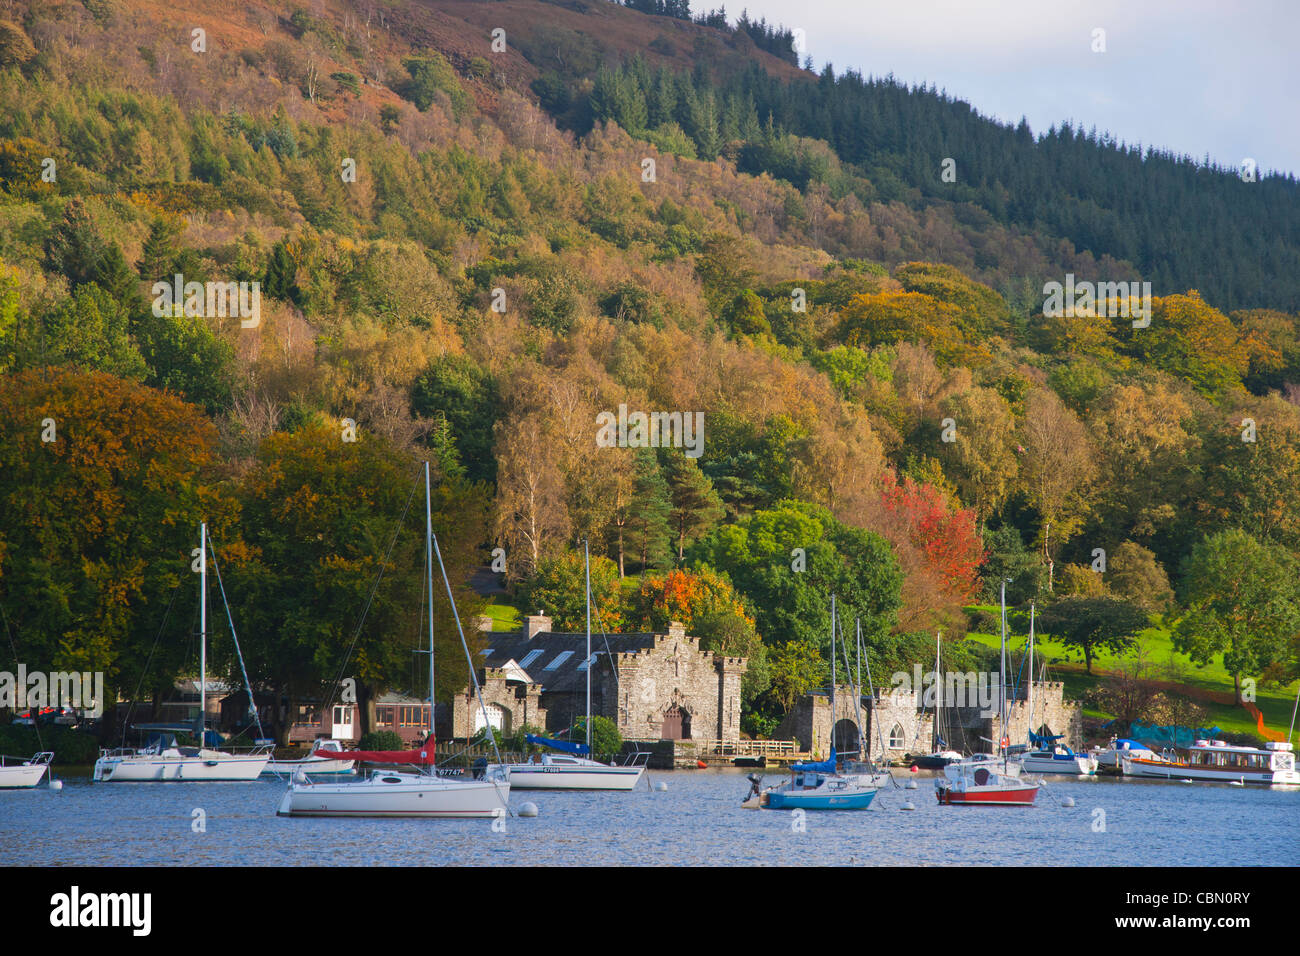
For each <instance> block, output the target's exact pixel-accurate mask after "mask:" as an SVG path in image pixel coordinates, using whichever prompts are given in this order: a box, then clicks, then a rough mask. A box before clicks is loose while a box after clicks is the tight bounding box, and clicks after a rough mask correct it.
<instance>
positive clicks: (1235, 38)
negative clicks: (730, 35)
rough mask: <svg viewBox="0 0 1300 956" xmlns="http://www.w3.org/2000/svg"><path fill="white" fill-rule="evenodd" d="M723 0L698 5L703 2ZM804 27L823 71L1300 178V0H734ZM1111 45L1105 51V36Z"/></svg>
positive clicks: (1040, 127)
mask: <svg viewBox="0 0 1300 956" xmlns="http://www.w3.org/2000/svg"><path fill="white" fill-rule="evenodd" d="M721 5H722V0H691V7H692V10H693V11H694V12H696V13H699V12H700V11H701V10H703V9H706V8H707V9H713V8H715V7H718V6H721ZM726 8H727V15H728V18H729V19H731V20H734V19H735V17H736V16H737V15H738V14H739V13H740V11H741V10H742V9H747V10H748V11H749V15H750V17H751V19H759V18H760V17H762V18H766V19H767V20H768V22H769V23H771V22H773V21H775V22H778V23H781V24H783V25H784V26H787V27H790V28H791V29H795V28H802V29H803V30H804V33H805V37H806V45H807V46H806V51H807V55H809V56H811V57H812V58H813V60H814V62H815V65H816V67H817V69H821V67H822V66H823V65H824V64H825V63H827V62H830V63H831V64H833V66H834V69H835V73H836V75H839V74H840V73H842V72H843V71H844V70H846V69H850V68H852V69H857V70H859V71H860V72H861V73H863V74H864V75H867V76H885V75H887V74H890V73H892V74H894V76H895V77H897V78H898V79H900V80H903V81H905V82H906V83H908V84H909V85H912V84H917V83H925V84H926V85H927V86H928V85H930V84H931V83H933V84H934V85H935V86H937V87H938V88H939V89H943V90H947V92H948V94H949V95H950V96H953V97H956V98H957V99H962V100H965V101H967V102H968V103H970V104H971V105H972V106H973V107H974V108H975V109H976V110H978V111H979V112H980V113H982V114H983V115H985V116H992V117H994V118H997V119H999V120H1003V121H1010V122H1013V123H1015V122H1019V120H1020V118H1021V117H1022V116H1024V117H1025V118H1026V119H1027V120H1028V121H1029V125H1030V127H1031V128H1032V129H1033V131H1034V133H1035V135H1036V134H1038V133H1039V132H1041V131H1044V130H1046V129H1047V128H1048V127H1050V126H1052V125H1053V124H1058V125H1059V124H1060V123H1061V122H1062V121H1063V120H1071V121H1073V122H1075V123H1076V125H1081V126H1082V127H1083V128H1084V129H1090V128H1092V127H1093V126H1095V127H1096V128H1097V130H1098V132H1099V133H1100V132H1105V131H1109V132H1111V133H1112V134H1114V135H1115V137H1116V138H1118V139H1120V140H1123V141H1125V142H1127V143H1139V142H1140V143H1142V145H1143V146H1144V147H1145V146H1148V145H1152V146H1157V147H1165V148H1168V149H1171V150H1173V151H1174V152H1176V153H1179V154H1188V155H1190V156H1192V157H1194V158H1195V159H1198V160H1200V159H1204V157H1205V156H1206V154H1209V156H1210V158H1211V159H1212V160H1213V161H1215V162H1217V163H1219V164H1221V165H1224V166H1231V167H1234V168H1238V167H1240V166H1241V164H1242V162H1243V160H1245V159H1247V158H1249V159H1253V160H1254V161H1255V163H1256V165H1257V167H1258V168H1259V169H1260V170H1261V171H1263V170H1269V169H1278V170H1283V171H1287V172H1292V173H1297V174H1300V53H1297V52H1296V41H1297V38H1298V37H1300V0H1220V2H1211V0H1073V2H1072V0H798V2H794V0H730V2H728V3H726ZM1096 29H1101V30H1104V31H1105V35H1104V41H1105V52H1093V49H1092V48H1093V46H1094V43H1095V41H1094V30H1096Z"/></svg>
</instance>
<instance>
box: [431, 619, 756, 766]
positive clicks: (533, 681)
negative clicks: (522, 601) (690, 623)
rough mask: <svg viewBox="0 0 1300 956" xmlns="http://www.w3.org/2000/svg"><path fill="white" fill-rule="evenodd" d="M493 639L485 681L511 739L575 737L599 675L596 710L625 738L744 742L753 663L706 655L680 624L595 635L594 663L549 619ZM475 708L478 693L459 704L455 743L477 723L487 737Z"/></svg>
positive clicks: (580, 637) (494, 713)
mask: <svg viewBox="0 0 1300 956" xmlns="http://www.w3.org/2000/svg"><path fill="white" fill-rule="evenodd" d="M489 640H490V642H491V643H490V644H489V646H488V648H487V649H486V650H485V651H484V652H483V654H484V658H485V660H484V662H483V669H482V670H481V671H480V677H479V680H480V683H481V685H482V687H483V697H484V700H485V701H486V702H487V703H488V704H489V711H490V714H489V717H490V719H492V721H493V724H494V726H495V725H496V721H497V719H499V720H500V721H501V724H500V729H501V730H503V731H505V732H507V733H509V732H511V731H512V730H514V729H516V728H518V727H519V726H521V725H523V724H524V723H528V724H532V725H534V726H541V727H544V728H545V729H546V730H547V731H548V732H550V733H560V732H561V731H564V730H567V729H568V728H569V727H570V726H572V723H573V721H574V720H575V719H576V718H579V717H581V716H582V715H583V714H585V713H586V707H587V705H586V694H587V677H588V669H590V677H591V711H592V713H593V714H597V715H599V716H602V717H607V718H609V719H610V720H612V721H614V722H615V723H616V724H617V725H618V729H619V732H620V733H621V734H622V735H623V737H624V739H627V740H699V739H712V740H726V741H735V740H739V739H740V678H741V676H742V675H743V674H744V673H745V667H746V662H745V659H744V658H741V657H724V656H721V655H718V654H715V653H714V652H712V651H702V650H700V640H699V638H697V637H692V636H690V635H688V634H687V633H686V629H685V628H684V627H683V625H681V624H679V623H677V622H672V623H670V624H669V625H668V631H667V633H665V634H606V635H601V634H593V635H592V638H591V651H592V653H591V656H590V658H588V657H587V653H586V650H587V639H586V635H585V634H580V633H579V634H574V633H563V632H558V631H552V630H551V619H550V618H549V617H546V616H545V615H541V614H534V615H529V616H528V617H527V618H525V620H524V626H523V628H522V629H521V630H520V631H519V632H516V633H510V634H492V635H490V637H489ZM472 703H473V690H472V688H469V689H467V690H466V692H465V693H463V694H459V695H457V700H456V702H455V703H454V704H453V705H452V710H453V714H452V715H451V727H450V731H451V733H450V736H454V737H465V736H469V735H470V734H466V733H465V732H464V731H466V730H467V729H469V728H470V727H473V726H474V724H473V721H474V720H477V727H476V728H475V729H481V727H482V722H483V718H482V715H481V713H480V714H479V715H478V716H477V717H475V716H474V715H473V713H472V712H473V711H475V710H478V708H477V707H476V706H475V707H468V706H466V705H467V704H472ZM441 726H442V725H441V724H440V728H441ZM441 732H442V731H441V729H440V733H441ZM471 734H472V731H471Z"/></svg>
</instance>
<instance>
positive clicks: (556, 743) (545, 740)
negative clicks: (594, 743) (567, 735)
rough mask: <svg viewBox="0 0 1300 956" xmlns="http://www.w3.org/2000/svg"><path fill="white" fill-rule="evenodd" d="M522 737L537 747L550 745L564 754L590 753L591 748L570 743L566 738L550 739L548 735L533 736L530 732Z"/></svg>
mask: <svg viewBox="0 0 1300 956" xmlns="http://www.w3.org/2000/svg"><path fill="white" fill-rule="evenodd" d="M524 738H525V739H526V740H527V741H528V742H529V743H530V744H536V745H537V746H538V747H550V748H551V749H552V750H562V751H563V752H564V753H566V754H586V753H591V748H589V747H588V746H587V745H586V744H572V743H569V742H568V741H567V740H552V739H551V738H550V737H534V736H533V735H532V734H524Z"/></svg>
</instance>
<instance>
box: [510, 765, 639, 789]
mask: <svg viewBox="0 0 1300 956" xmlns="http://www.w3.org/2000/svg"><path fill="white" fill-rule="evenodd" d="M504 769H505V773H506V778H507V779H508V780H509V781H510V786H511V787H513V788H514V789H516V790H632V789H634V788H635V787H636V785H637V784H638V783H639V782H640V780H641V775H642V774H643V773H644V772H645V767H580V768H570V767H548V766H544V765H539V764H506V765H504Z"/></svg>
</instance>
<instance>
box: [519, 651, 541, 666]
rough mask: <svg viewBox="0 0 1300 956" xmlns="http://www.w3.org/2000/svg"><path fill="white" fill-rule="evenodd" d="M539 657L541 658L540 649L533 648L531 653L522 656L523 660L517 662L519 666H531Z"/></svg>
mask: <svg viewBox="0 0 1300 956" xmlns="http://www.w3.org/2000/svg"><path fill="white" fill-rule="evenodd" d="M541 656H542V649H541V648H540V647H534V648H533V649H532V650H531V651H529V652H528V653H527V654H525V655H524V659H523V660H522V661H520V662H519V666H520V667H527V666H528V665H529V664H531V663H532V662H533V661H535V660H537V658H539V657H541Z"/></svg>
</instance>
